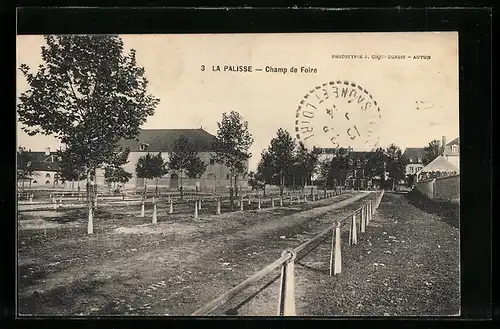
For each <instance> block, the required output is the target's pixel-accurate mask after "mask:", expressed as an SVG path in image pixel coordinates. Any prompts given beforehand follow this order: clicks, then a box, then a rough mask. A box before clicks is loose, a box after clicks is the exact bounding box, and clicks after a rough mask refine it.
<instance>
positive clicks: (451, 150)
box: [443, 138, 460, 170]
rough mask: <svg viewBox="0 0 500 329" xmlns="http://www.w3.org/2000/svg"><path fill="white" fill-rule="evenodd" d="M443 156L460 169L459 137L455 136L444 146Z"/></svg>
mask: <svg viewBox="0 0 500 329" xmlns="http://www.w3.org/2000/svg"><path fill="white" fill-rule="evenodd" d="M443 156H444V157H445V159H446V160H448V161H449V162H450V163H451V164H452V165H453V166H455V167H456V168H457V170H460V138H455V139H454V140H452V141H451V142H449V143H448V144H446V145H445V146H444V150H443Z"/></svg>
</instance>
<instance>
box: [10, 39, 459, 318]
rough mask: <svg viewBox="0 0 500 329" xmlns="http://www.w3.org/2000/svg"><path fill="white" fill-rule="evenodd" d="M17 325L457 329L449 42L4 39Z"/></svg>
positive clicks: (454, 99) (455, 85) (453, 71)
mask: <svg viewBox="0 0 500 329" xmlns="http://www.w3.org/2000/svg"><path fill="white" fill-rule="evenodd" d="M16 48H17V54H16V56H17V57H16V115H17V128H16V133H17V157H16V167H17V223H16V225H17V239H16V240H17V241H16V243H17V246H16V248H17V255H16V257H17V273H16V274H17V284H16V290H17V303H16V304H17V313H18V315H19V316H23V317H24V316H27V317H34V316H36V317H39V316H51V317H52V316H71V317H78V316H82V317H88V316H90V317H92V316H167V317H168V316H196V317H200V316H226V317H227V316H231V317H234V316H265V317H270V316H272V317H275V316H292V317H293V316H329V317H344V316H349V317H361V316H384V317H415V316H458V315H460V310H461V299H460V292H461V291H460V290H461V284H460V275H461V273H460V225H459V224H460V136H459V131H460V129H459V128H460V127H459V58H458V57H459V55H458V32H385V33H379V32H370V33H361V32H356V33H354V32H351V33H241V34H238V33H235V34H223V33H213V34H208V33H207V34H119V35H118V34H46V35H18V36H17V39H16Z"/></svg>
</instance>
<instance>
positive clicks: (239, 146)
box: [212, 111, 253, 208]
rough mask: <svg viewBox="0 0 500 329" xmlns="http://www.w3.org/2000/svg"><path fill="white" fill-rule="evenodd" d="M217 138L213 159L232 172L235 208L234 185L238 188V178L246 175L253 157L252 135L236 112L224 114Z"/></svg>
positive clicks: (245, 122) (231, 193) (231, 192)
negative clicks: (247, 165) (247, 164)
mask: <svg viewBox="0 0 500 329" xmlns="http://www.w3.org/2000/svg"><path fill="white" fill-rule="evenodd" d="M217 127H218V130H217V137H216V140H215V142H214V145H213V146H214V150H215V154H213V155H212V159H213V160H214V161H215V162H217V163H220V164H224V165H225V166H227V167H228V168H229V171H230V177H231V179H230V188H229V195H230V204H231V208H232V207H233V183H232V180H233V179H234V186H236V176H237V175H239V174H243V173H245V171H246V170H247V168H246V162H247V161H248V159H250V157H251V156H252V155H251V154H250V153H249V152H248V150H249V148H250V146H252V144H253V137H252V134H250V132H249V131H248V122H247V121H245V120H243V117H242V116H241V115H240V114H239V113H238V112H235V111H231V112H230V113H229V114H227V113H223V114H222V121H220V122H218V123H217Z"/></svg>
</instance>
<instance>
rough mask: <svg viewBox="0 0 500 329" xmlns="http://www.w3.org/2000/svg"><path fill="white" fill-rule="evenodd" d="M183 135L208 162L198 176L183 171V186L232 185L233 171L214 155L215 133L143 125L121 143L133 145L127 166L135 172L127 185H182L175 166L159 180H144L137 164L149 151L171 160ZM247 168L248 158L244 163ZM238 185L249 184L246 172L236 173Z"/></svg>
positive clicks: (131, 171) (207, 188) (171, 187)
mask: <svg viewBox="0 0 500 329" xmlns="http://www.w3.org/2000/svg"><path fill="white" fill-rule="evenodd" d="M181 136H184V137H186V138H187V140H188V141H189V142H190V143H191V144H192V145H193V146H194V148H195V150H196V152H198V156H199V157H200V159H201V160H202V161H203V162H204V163H205V164H207V167H206V170H205V172H204V173H203V174H202V175H201V177H200V178H197V179H189V178H187V175H186V174H185V173H183V175H182V186H183V188H184V189H195V188H196V186H198V187H199V189H200V190H209V191H210V190H214V189H220V188H228V187H229V186H230V180H229V179H230V176H229V174H230V171H229V168H228V167H227V166H225V165H223V164H218V163H216V162H215V161H213V160H212V159H211V155H212V154H213V153H214V148H213V143H214V141H215V136H213V135H212V134H210V133H208V132H207V131H205V130H204V129H203V128H200V129H143V130H141V132H140V134H139V135H138V137H137V138H136V139H132V140H124V141H122V142H121V143H120V146H122V147H128V148H129V149H130V155H129V162H128V163H127V164H126V165H125V166H124V169H125V170H126V171H128V172H130V173H131V174H132V175H133V176H132V179H131V180H130V182H129V184H127V185H126V186H125V187H126V188H127V187H129V188H130V187H133V188H137V189H138V188H143V187H144V184H147V186H154V185H158V186H159V188H167V189H173V190H175V189H178V188H179V186H180V185H181V181H180V180H181V173H180V172H178V171H175V170H169V171H168V174H167V175H165V176H164V177H161V178H159V179H157V180H145V179H143V178H139V177H137V174H136V172H135V168H136V165H137V161H138V160H139V158H140V157H142V156H145V155H146V154H148V153H150V154H151V155H157V154H158V153H160V154H161V155H162V157H163V159H164V160H165V161H167V162H168V159H169V154H170V153H171V152H172V151H173V148H174V143H175V141H176V140H178V139H179V138H180V137H181ZM167 168H168V167H167ZM245 168H247V170H248V161H247V162H246V164H245ZM236 183H237V186H238V187H247V186H248V177H247V172H245V173H244V174H243V175H239V176H238V177H236Z"/></svg>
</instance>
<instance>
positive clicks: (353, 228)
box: [351, 213, 358, 244]
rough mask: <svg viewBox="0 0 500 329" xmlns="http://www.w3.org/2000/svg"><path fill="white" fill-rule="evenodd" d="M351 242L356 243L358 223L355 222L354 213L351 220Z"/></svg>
mask: <svg viewBox="0 0 500 329" xmlns="http://www.w3.org/2000/svg"><path fill="white" fill-rule="evenodd" d="M351 243H352V244H358V223H357V222H356V213H353V214H352V221H351Z"/></svg>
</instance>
